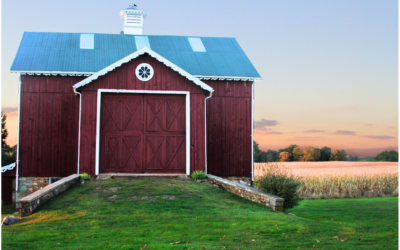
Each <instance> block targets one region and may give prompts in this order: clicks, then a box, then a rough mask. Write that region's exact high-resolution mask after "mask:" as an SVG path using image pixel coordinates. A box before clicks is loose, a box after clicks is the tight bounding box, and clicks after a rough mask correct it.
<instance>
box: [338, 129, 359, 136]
mask: <svg viewBox="0 0 400 250" xmlns="http://www.w3.org/2000/svg"><path fill="white" fill-rule="evenodd" d="M333 134H335V135H356V132H354V131H348V130H338V131H335V132H333Z"/></svg>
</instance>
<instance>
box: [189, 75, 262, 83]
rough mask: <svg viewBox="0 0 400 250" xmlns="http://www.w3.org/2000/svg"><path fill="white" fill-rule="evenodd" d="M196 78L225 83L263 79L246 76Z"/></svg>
mask: <svg viewBox="0 0 400 250" xmlns="http://www.w3.org/2000/svg"><path fill="white" fill-rule="evenodd" d="M194 77H196V78H199V79H200V80H223V81H252V82H254V81H260V80H262V78H261V77H245V76H202V75H194Z"/></svg>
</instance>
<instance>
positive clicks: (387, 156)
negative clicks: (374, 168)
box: [376, 150, 399, 161]
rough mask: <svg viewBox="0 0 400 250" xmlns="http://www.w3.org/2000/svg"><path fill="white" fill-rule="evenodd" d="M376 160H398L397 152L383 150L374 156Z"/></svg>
mask: <svg viewBox="0 0 400 250" xmlns="http://www.w3.org/2000/svg"><path fill="white" fill-rule="evenodd" d="M376 160H377V161H399V153H398V152H396V151H393V150H391V151H390V152H388V151H383V152H382V153H380V154H379V155H378V156H377V157H376Z"/></svg>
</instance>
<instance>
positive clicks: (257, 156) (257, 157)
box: [253, 141, 262, 162]
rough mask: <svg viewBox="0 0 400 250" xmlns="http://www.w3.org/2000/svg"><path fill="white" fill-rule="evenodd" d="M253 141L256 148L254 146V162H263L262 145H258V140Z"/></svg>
mask: <svg viewBox="0 0 400 250" xmlns="http://www.w3.org/2000/svg"><path fill="white" fill-rule="evenodd" d="M253 143H254V148H253V153H254V162H262V161H260V154H261V150H260V147H259V146H258V143H257V142H256V141H253Z"/></svg>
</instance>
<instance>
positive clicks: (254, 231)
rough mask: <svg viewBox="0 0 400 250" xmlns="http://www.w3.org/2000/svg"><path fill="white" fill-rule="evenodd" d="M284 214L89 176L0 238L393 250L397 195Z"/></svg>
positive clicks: (167, 181)
mask: <svg viewBox="0 0 400 250" xmlns="http://www.w3.org/2000/svg"><path fill="white" fill-rule="evenodd" d="M3 211H4V212H7V210H4V209H3ZM8 212H12V211H8ZM287 212H291V213H294V214H296V216H295V217H294V216H288V215H286V214H285V213H281V212H274V211H272V210H270V209H268V208H267V207H265V206H262V205H260V204H256V203H253V202H250V201H248V200H245V199H243V198H241V197H238V196H236V195H233V194H231V193H228V192H226V191H223V190H220V189H218V188H215V187H213V186H211V185H208V184H205V183H197V182H194V181H191V180H188V179H180V178H136V179H115V180H107V181H92V182H86V183H85V184H84V185H79V186H74V187H72V188H71V189H70V190H67V191H66V192H64V193H62V194H60V195H58V196H56V197H54V198H53V199H51V200H49V201H48V202H46V203H44V204H43V206H42V207H41V208H40V210H39V211H37V212H36V213H34V214H32V215H31V216H28V217H26V218H24V219H22V221H21V222H20V223H18V224H15V225H12V226H7V227H3V228H2V230H1V233H2V242H1V244H2V249H18V250H19V249H96V250H97V249H150V250H151V249H154V248H155V249H207V250H210V249H314V248H317V249H379V248H380V247H381V248H382V249H396V247H397V244H398V197H384V198H370V199H346V200H342V199H336V200H304V201H301V203H300V205H299V206H297V207H295V208H294V209H292V210H290V211H287ZM3 216H4V215H3Z"/></svg>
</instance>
